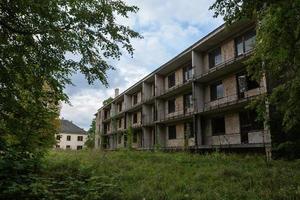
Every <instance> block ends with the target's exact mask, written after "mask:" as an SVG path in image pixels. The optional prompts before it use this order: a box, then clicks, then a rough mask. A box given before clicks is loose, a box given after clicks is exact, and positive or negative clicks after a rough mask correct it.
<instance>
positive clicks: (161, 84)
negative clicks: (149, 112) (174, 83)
mask: <svg viewBox="0 0 300 200" xmlns="http://www.w3.org/2000/svg"><path fill="white" fill-rule="evenodd" d="M164 88H165V81H164V77H163V76H161V75H158V74H155V96H159V95H160V94H162V93H163V91H164Z"/></svg>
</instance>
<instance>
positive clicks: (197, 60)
mask: <svg viewBox="0 0 300 200" xmlns="http://www.w3.org/2000/svg"><path fill="white" fill-rule="evenodd" d="M192 65H193V67H194V76H195V77H197V76H199V75H201V74H202V73H203V57H202V54H201V53H199V52H196V51H192Z"/></svg>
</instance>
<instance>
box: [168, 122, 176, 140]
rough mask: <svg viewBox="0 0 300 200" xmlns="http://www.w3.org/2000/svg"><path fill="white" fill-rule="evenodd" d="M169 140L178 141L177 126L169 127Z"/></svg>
mask: <svg viewBox="0 0 300 200" xmlns="http://www.w3.org/2000/svg"><path fill="white" fill-rule="evenodd" d="M168 138H169V140H173V139H176V126H175V125H173V126H168Z"/></svg>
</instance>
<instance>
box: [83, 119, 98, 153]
mask: <svg viewBox="0 0 300 200" xmlns="http://www.w3.org/2000/svg"><path fill="white" fill-rule="evenodd" d="M95 133H96V119H95V118H94V119H93V121H92V124H91V126H90V129H89V130H88V132H87V134H88V137H87V140H86V142H85V146H87V147H88V148H90V149H92V148H94V146H95Z"/></svg>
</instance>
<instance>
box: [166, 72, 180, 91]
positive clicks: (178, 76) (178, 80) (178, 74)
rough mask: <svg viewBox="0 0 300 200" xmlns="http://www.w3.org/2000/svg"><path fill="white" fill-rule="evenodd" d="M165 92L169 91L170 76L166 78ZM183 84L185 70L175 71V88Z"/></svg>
mask: <svg viewBox="0 0 300 200" xmlns="http://www.w3.org/2000/svg"><path fill="white" fill-rule="evenodd" d="M164 82H165V90H168V89H169V85H168V76H166V77H165V81H164ZM182 83H183V68H179V69H176V70H175V86H176V85H180V84H182Z"/></svg>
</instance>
